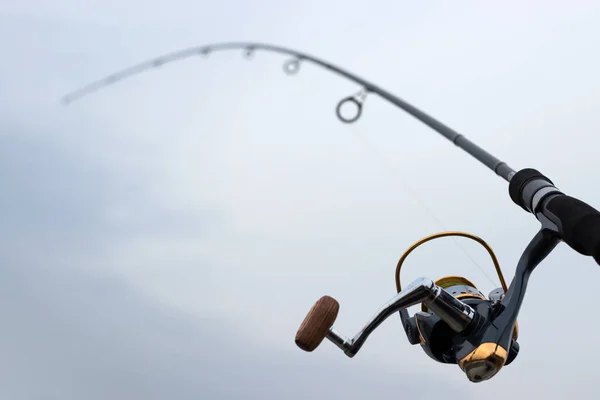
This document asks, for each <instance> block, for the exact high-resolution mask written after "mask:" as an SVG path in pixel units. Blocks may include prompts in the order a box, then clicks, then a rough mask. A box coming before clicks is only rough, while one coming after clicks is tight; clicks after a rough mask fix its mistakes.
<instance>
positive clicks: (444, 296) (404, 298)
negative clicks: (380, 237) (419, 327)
mask: <svg viewBox="0 0 600 400" xmlns="http://www.w3.org/2000/svg"><path fill="white" fill-rule="evenodd" d="M419 303H425V304H426V305H427V307H429V309H430V310H432V311H434V312H435V313H436V314H437V315H438V316H439V317H440V318H441V319H442V320H443V321H444V322H446V323H447V324H448V325H449V326H450V328H452V329H453V330H454V331H456V332H462V331H463V330H465V329H466V328H467V327H468V326H469V324H470V323H471V321H472V320H473V319H474V318H475V310H473V309H472V308H471V307H470V306H469V305H467V304H465V303H463V302H462V301H460V300H458V299H455V298H454V297H452V295H450V293H447V292H446V291H444V290H443V289H442V288H441V287H439V286H437V285H436V284H435V283H433V281H432V280H431V279H429V278H419V279H417V280H416V281H414V282H413V283H411V284H410V285H409V286H408V287H406V288H405V289H404V290H402V291H401V292H400V293H398V294H397V295H396V296H394V297H393V298H392V299H391V300H390V301H388V302H387V303H386V304H384V305H383V307H381V308H380V309H379V311H378V312H377V313H376V314H375V315H374V316H373V317H372V318H371V320H370V321H369V322H368V323H367V324H366V325H365V326H364V328H363V329H361V331H360V332H358V333H357V334H356V335H355V336H354V338H352V339H348V338H346V337H345V336H343V335H341V334H340V333H338V332H337V331H336V330H334V329H333V328H330V329H329V332H328V333H327V336H326V337H327V339H329V340H330V341H331V342H332V343H334V344H335V345H336V346H338V347H339V348H340V349H342V350H343V351H344V353H345V354H346V355H347V356H348V357H354V355H356V353H358V351H359V350H360V348H361V347H362V345H363V344H364V343H365V341H366V340H367V338H368V337H369V335H370V334H371V333H373V331H374V330H375V329H376V328H377V327H378V326H379V325H381V323H382V322H383V321H385V320H386V319H387V318H388V317H389V316H391V315H393V314H395V313H396V312H398V311H399V310H401V309H405V308H408V307H410V306H414V305H416V304H419Z"/></svg>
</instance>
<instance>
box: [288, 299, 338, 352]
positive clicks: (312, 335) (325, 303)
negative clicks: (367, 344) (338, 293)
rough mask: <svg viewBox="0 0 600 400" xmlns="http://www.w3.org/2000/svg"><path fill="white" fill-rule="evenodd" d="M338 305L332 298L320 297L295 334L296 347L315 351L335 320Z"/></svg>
mask: <svg viewBox="0 0 600 400" xmlns="http://www.w3.org/2000/svg"><path fill="white" fill-rule="evenodd" d="M339 310H340V305H339V303H338V302H337V300H335V299H334V298H332V297H329V296H323V297H321V298H320V299H319V300H318V301H317V302H316V303H315V305H314V306H312V308H311V309H310V311H309V312H308V314H307V315H306V318H304V321H302V325H300V328H298V332H297V333H296V345H297V346H298V347H300V348H301V349H302V350H304V351H313V350H314V349H316V348H317V347H318V346H319V345H320V344H321V342H322V341H323V339H325V336H327V332H329V328H331V327H332V326H333V323H334V322H335V319H336V318H337V315H338V311H339Z"/></svg>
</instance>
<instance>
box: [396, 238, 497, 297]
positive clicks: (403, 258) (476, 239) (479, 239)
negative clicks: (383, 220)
mask: <svg viewBox="0 0 600 400" xmlns="http://www.w3.org/2000/svg"><path fill="white" fill-rule="evenodd" d="M449 236H460V237H464V238H467V239H471V240H474V241H476V242H477V243H479V244H480V245H482V246H483V247H484V248H485V249H486V250H487V252H488V253H489V255H490V257H491V259H492V262H493V263H494V267H495V268H496V273H497V274H498V279H500V284H501V285H502V289H504V293H506V292H507V291H508V287H507V286H506V281H505V280H504V275H503V274H502V269H501V268H500V263H499V262H498V257H496V254H495V253H494V250H492V248H491V247H490V245H489V244H487V242H486V241H485V240H483V239H482V238H480V237H479V236H475V235H473V234H471V233H468V232H460V231H448V232H439V233H434V234H433V235H429V236H426V237H424V238H422V239H420V240H418V241H416V242H415V243H413V245H412V246H410V247H409V248H408V249H407V250H406V251H405V252H404V254H402V256H401V257H400V259H399V260H398V265H397V266H396V290H397V291H398V293H399V292H400V291H401V290H402V285H401V284H400V270H401V268H402V264H403V263H404V261H405V260H406V258H407V257H408V255H409V254H410V253H412V252H413V251H414V250H415V249H416V248H417V247H419V246H421V245H422V244H425V243H427V242H429V241H430V240H433V239H439V238H443V237H449Z"/></svg>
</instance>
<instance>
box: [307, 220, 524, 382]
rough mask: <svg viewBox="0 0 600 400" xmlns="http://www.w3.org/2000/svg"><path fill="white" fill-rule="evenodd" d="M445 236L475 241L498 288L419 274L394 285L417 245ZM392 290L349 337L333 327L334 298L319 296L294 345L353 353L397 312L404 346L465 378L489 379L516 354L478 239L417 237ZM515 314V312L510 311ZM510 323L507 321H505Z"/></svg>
mask: <svg viewBox="0 0 600 400" xmlns="http://www.w3.org/2000/svg"><path fill="white" fill-rule="evenodd" d="M446 236H463V237H467V238H470V239H473V240H476V241H478V242H479V243H481V244H482V245H483V246H484V247H486V249H487V250H488V252H489V253H490V256H491V257H492V260H493V261H494V264H495V266H496V270H497V272H498V277H499V278H500V281H501V283H502V287H500V288H497V289H494V290H493V291H492V292H491V293H490V295H489V296H488V297H487V298H486V296H485V295H484V294H483V293H482V292H481V291H480V290H479V289H477V287H476V286H475V284H474V283H473V282H471V281H470V280H468V279H466V278H464V277H461V276H447V277H443V278H440V279H438V280H436V281H432V280H431V279H429V278H419V279H417V280H415V281H414V282H412V283H411V284H410V285H408V286H407V287H405V288H402V287H401V284H400V269H401V266H402V263H403V262H404V260H405V259H406V257H407V256H408V254H410V253H411V252H412V251H413V250H414V249H416V248H417V247H418V246H420V245H422V244H423V243H425V242H427V241H429V240H432V239H436V238H440V237H446ZM396 287H397V289H398V293H397V295H396V296H394V298H392V299H391V300H390V301H388V302H387V303H386V304H384V306H383V307H382V308H381V309H380V310H379V311H378V312H377V313H376V314H375V316H374V317H373V318H372V319H371V320H370V321H369V322H368V323H367V324H366V325H365V326H364V328H363V329H362V330H361V331H360V332H359V333H358V334H356V335H355V336H354V337H353V338H352V339H349V338H346V337H344V336H343V335H341V334H340V333H338V332H337V331H336V330H334V329H333V327H332V326H333V323H334V322H335V319H336V317H337V313H338V311H339V304H338V303H337V301H336V300H335V299H333V298H331V297H329V296H324V297H322V298H321V299H320V300H319V301H317V303H315V305H314V306H313V308H312V309H311V310H310V312H309V313H308V315H307V316H306V318H305V320H304V322H303V323H302V325H301V326H300V328H299V329H298V332H297V335H296V344H297V345H298V346H299V347H300V348H301V349H303V350H305V351H313V350H314V349H316V348H317V347H318V346H319V344H320V343H321V342H322V340H323V339H325V338H327V339H328V340H329V341H331V342H333V343H334V344H335V345H337V346H338V347H339V348H340V349H342V350H343V351H344V353H345V354H346V355H347V356H348V357H353V356H354V355H355V354H356V353H357V352H358V351H359V350H360V348H361V347H362V345H363V344H364V342H365V341H366V339H367V337H368V336H369V335H370V334H371V333H372V332H373V331H374V330H375V329H376V328H377V327H378V326H379V325H380V324H381V323H382V322H383V321H384V320H385V319H387V318H388V317H389V316H391V315H393V314H395V313H396V312H398V313H399V315H400V320H401V322H402V326H403V328H404V331H405V333H406V336H407V338H408V341H409V343H410V344H413V345H420V346H421V348H422V349H423V351H424V352H425V354H427V355H428V356H429V357H430V358H432V359H433V360H435V361H437V362H440V363H444V364H456V365H458V366H459V367H460V369H461V370H462V371H463V372H464V373H465V374H466V375H467V378H468V379H469V380H470V381H471V382H481V381H485V380H488V379H491V378H492V377H493V376H495V375H496V374H497V373H498V371H500V369H501V368H502V367H503V366H505V365H508V364H510V363H511V362H513V361H514V359H515V358H516V357H517V355H518V352H519V344H518V343H517V338H518V326H517V323H516V318H515V319H514V320H512V319H510V318H509V319H508V320H507V321H508V324H512V326H511V327H510V329H508V332H509V333H510V336H509V337H508V338H506V334H505V333H506V331H507V329H506V326H504V325H503V324H498V322H499V321H500V320H498V317H499V316H501V315H502V312H503V310H504V306H503V305H502V301H503V300H504V298H505V293H506V283H505V281H504V277H503V275H502V271H501V270H500V266H499V265H498V261H497V258H496V257H495V255H494V253H493V251H492V250H491V248H490V247H489V246H488V245H487V243H485V242H484V241H483V240H482V239H480V238H478V237H476V236H474V235H471V234H468V233H463V232H443V233H439V234H436V235H432V236H429V237H426V238H424V239H421V240H420V241H418V242H416V243H415V244H414V245H413V246H411V247H410V248H409V249H408V250H407V251H406V252H405V253H404V255H403V256H402V257H401V258H400V260H399V262H398V265H397V268H396ZM418 304H421V311H420V312H417V313H415V314H414V315H413V316H410V315H409V314H408V310H407V309H408V307H411V306H413V305H418ZM515 317H516V315H515ZM511 321H512V322H511Z"/></svg>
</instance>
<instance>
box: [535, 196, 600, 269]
mask: <svg viewBox="0 0 600 400" xmlns="http://www.w3.org/2000/svg"><path fill="white" fill-rule="evenodd" d="M542 212H543V214H544V215H545V216H546V217H547V218H549V219H550V220H551V221H552V222H554V223H555V224H556V225H557V227H558V229H559V231H560V234H561V236H562V240H563V241H564V242H565V243H566V244H568V245H569V246H570V247H571V248H573V250H575V251H577V252H579V253H581V254H583V255H586V256H592V257H594V260H596V262H597V263H598V264H600V212H599V211H598V210H596V209H595V208H594V207H592V206H590V205H589V204H586V203H584V202H583V201H581V200H579V199H576V198H574V197H570V196H566V195H558V196H555V197H552V198H550V199H549V200H548V202H547V203H546V204H545V205H544V207H543V211H542Z"/></svg>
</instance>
